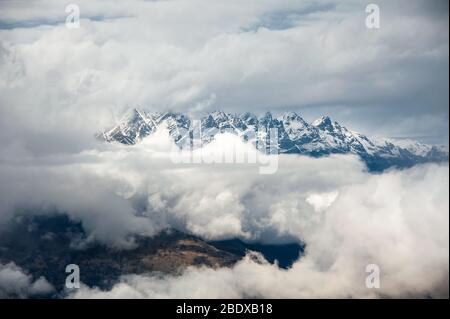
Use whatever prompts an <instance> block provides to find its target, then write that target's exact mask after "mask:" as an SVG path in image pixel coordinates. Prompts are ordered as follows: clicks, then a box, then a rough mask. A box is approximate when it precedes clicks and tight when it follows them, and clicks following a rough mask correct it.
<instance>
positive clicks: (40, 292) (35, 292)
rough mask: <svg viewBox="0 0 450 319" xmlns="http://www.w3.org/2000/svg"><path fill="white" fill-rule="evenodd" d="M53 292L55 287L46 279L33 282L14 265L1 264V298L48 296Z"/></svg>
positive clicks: (42, 278) (41, 278)
mask: <svg viewBox="0 0 450 319" xmlns="http://www.w3.org/2000/svg"><path fill="white" fill-rule="evenodd" d="M52 292H54V288H53V286H52V285H51V284H50V283H48V281H47V280H46V279H45V278H44V277H40V278H39V279H37V280H35V281H33V279H32V277H31V275H28V274H26V273H25V272H24V271H23V270H22V269H21V268H20V267H18V266H16V265H15V264H14V263H8V264H1V263H0V298H11V297H12V298H27V297H36V296H48V295H49V294H51V293H52Z"/></svg>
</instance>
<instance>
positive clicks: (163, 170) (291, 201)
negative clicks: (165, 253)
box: [0, 133, 449, 298]
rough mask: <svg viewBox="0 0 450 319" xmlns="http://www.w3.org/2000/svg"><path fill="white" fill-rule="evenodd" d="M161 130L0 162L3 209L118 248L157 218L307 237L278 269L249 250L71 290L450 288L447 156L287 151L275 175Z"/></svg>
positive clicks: (401, 293)
mask: <svg viewBox="0 0 450 319" xmlns="http://www.w3.org/2000/svg"><path fill="white" fill-rule="evenodd" d="M164 140H165V141H167V143H168V144H164V143H163V141H164ZM169 141H170V138H169V136H168V135H167V134H166V135H165V137H164V134H163V133H158V134H155V136H152V137H150V138H148V139H147V140H146V141H144V142H143V143H141V144H139V145H135V146H129V147H126V146H122V145H116V144H113V145H107V146H105V149H104V150H103V151H100V150H97V151H90V152H84V153H82V154H79V155H78V156H77V157H70V158H64V157H62V158H61V157H54V156H50V157H46V158H42V159H41V161H40V162H38V163H36V162H35V161H33V162H31V163H27V162H26V160H23V162H19V163H18V162H17V161H15V162H14V163H13V162H11V163H9V164H8V165H2V170H1V171H0V176H1V178H2V180H8V183H7V184H2V192H1V197H0V201H1V206H0V207H2V212H1V216H2V219H3V220H5V219H7V218H8V217H10V216H12V212H13V211H14V209H15V210H16V211H17V210H18V211H24V212H28V213H30V212H33V213H36V212H40V213H49V212H55V211H58V212H65V213H68V214H69V216H71V217H72V218H73V219H76V220H80V221H81V222H82V224H83V226H84V228H85V229H86V231H87V234H88V239H87V240H97V241H100V242H104V243H106V244H109V245H112V246H116V247H119V248H129V247H131V246H132V245H133V240H132V236H133V235H134V234H141V235H148V236H151V235H153V234H156V233H157V232H158V231H160V230H161V229H164V228H166V227H174V228H176V229H179V230H182V231H185V232H188V233H191V234H195V235H197V236H200V237H203V238H205V239H226V238H234V237H239V238H242V239H244V240H247V241H258V242H265V243H282V242H293V241H299V242H300V241H302V242H304V243H306V245H307V246H306V255H305V256H304V257H302V258H301V259H300V260H299V261H297V262H296V263H295V264H294V265H293V267H292V269H289V270H287V271H286V270H282V269H279V268H278V267H277V266H275V265H269V264H267V263H262V264H259V263H255V262H254V261H253V260H252V258H247V259H245V260H243V261H242V262H240V263H239V264H237V265H236V266H235V267H233V268H232V269H218V270H212V269H189V270H187V271H186V273H184V274H183V275H182V276H181V277H162V278H160V277H152V276H128V277H124V278H123V282H122V283H120V284H118V285H116V286H115V287H114V288H113V289H112V290H111V291H110V292H100V291H97V290H95V289H93V290H92V289H89V288H87V287H85V288H83V289H81V290H80V291H79V292H78V293H76V295H75V297H117V296H121V297H135V296H138V297H154V296H158V297H181V296H184V297H193V296H195V297H212V296H220V297H247V296H252V297H255V296H256V297H257V296H261V297H292V298H294V297H340V298H344V297H375V296H384V297H407V296H414V297H427V296H433V297H442V296H447V295H448V250H449V245H448V234H449V229H448V224H449V223H448V222H449V220H448V218H449V213H448V212H449V206H448V199H449V198H448V194H449V180H448V173H449V169H448V164H442V165H436V164H429V165H423V166H417V167H415V168H412V169H408V170H404V171H389V172H386V173H383V174H380V175H372V174H369V173H368V172H366V171H365V169H364V165H363V164H362V163H361V162H360V161H359V160H358V159H357V158H355V157H351V156H331V157H328V158H320V159H314V158H308V157H301V156H294V155H293V156H289V155H288V156H280V158H279V168H278V171H277V172H276V173H275V174H272V175H261V174H259V171H258V167H257V165H245V164H210V165H207V164H203V165H185V164H173V163H172V162H171V156H170V153H169V152H168V151H169V150H170V149H171V145H172V144H169ZM234 141H235V143H240V144H242V143H243V142H242V141H241V140H240V139H239V138H237V137H236V138H235V140H234ZM214 143H215V142H213V143H212V144H211V148H212V149H214V148H217V145H214ZM206 147H209V146H206ZM249 147H250V146H249ZM69 159H70V161H69ZM42 181H45V183H42ZM4 185H7V186H4ZM369 264H376V265H378V266H379V267H380V269H381V276H382V277H381V281H382V283H381V285H382V287H381V289H379V290H370V289H367V288H366V287H365V278H366V276H367V274H366V273H365V267H366V266H367V265H369ZM211 278H215V279H214V282H216V284H215V285H211V280H212V279H211ZM194 281H195V282H196V284H195V285H194V284H193V283H194ZM187 286H189V287H191V289H185V288H186V287H187Z"/></svg>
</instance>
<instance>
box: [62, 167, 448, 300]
mask: <svg viewBox="0 0 450 319" xmlns="http://www.w3.org/2000/svg"><path fill="white" fill-rule="evenodd" d="M425 190H426V191H425ZM265 195H267V196H269V195H268V194H265ZM262 197H263V196H262ZM269 210H270V211H271V215H270V216H266V217H265V218H263V219H262V220H261V222H264V225H265V227H275V228H276V229H277V230H278V231H279V232H280V233H288V234H290V235H292V236H296V237H297V238H301V239H302V240H304V241H305V242H306V243H307V251H306V255H305V256H304V257H302V258H301V259H300V260H299V261H297V262H296V263H294V265H293V266H292V268H290V269H288V270H284V269H280V268H278V267H277V266H276V265H271V264H268V263H267V262H261V260H260V258H259V260H258V262H255V258H252V256H251V255H248V256H247V257H246V258H245V259H243V260H242V261H240V262H239V263H238V264H236V265H235V266H234V267H233V268H231V269H229V268H222V269H208V268H200V269H198V268H189V269H187V270H186V271H185V272H184V273H183V274H182V275H181V276H165V277H161V276H151V275H150V276H137V275H132V276H125V277H123V278H122V280H121V282H120V283H118V284H116V285H115V286H114V287H113V288H112V289H111V290H110V291H100V290H98V289H95V288H94V289H90V288H89V287H82V288H81V289H80V290H79V291H77V292H76V293H75V294H73V295H71V296H70V297H74V298H243V297H262V298H348V297H352V298H372V297H393V298H398V297H436V298H439V297H448V275H449V268H448V260H449V259H448V258H449V255H448V250H449V249H448V248H449V246H448V244H449V239H448V234H449V229H448V227H449V226H448V225H449V223H448V222H449V214H448V211H449V207H448V166H436V165H429V166H423V167H417V168H414V169H410V170H407V171H403V172H390V173H386V174H382V175H378V176H370V177H367V178H365V179H364V180H363V181H361V182H359V183H356V184H353V185H347V186H345V187H343V188H341V189H340V191H339V195H338V196H337V198H336V199H335V201H334V202H333V203H332V204H331V205H330V206H329V207H328V208H327V209H326V210H324V211H322V212H320V211H317V210H314V209H311V208H310V209H308V207H307V205H305V203H303V202H302V195H301V194H299V195H298V196H290V195H286V196H285V197H284V198H283V199H280V202H278V203H276V204H273V205H272V206H270V208H269ZM254 213H255V214H257V212H256V211H254ZM369 264H376V265H378V267H379V268H380V271H381V277H380V280H381V283H380V288H379V289H368V288H367V287H366V285H365V282H366V277H367V276H368V273H366V272H365V271H366V266H367V265H369Z"/></svg>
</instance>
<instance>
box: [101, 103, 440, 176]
mask: <svg viewBox="0 0 450 319" xmlns="http://www.w3.org/2000/svg"><path fill="white" fill-rule="evenodd" d="M200 123H201V132H202V135H201V139H202V143H203V144H205V143H208V142H210V141H211V140H212V139H214V136H215V135H216V134H218V133H221V132H225V131H227V132H233V133H235V134H238V135H239V136H241V137H242V138H243V139H244V140H246V141H249V142H251V143H253V144H254V145H257V142H258V141H261V140H262V139H267V138H268V136H269V134H268V131H269V129H270V128H276V129H277V131H278V139H277V143H278V151H279V153H285V154H304V155H309V156H314V157H319V156H324V155H329V154H355V155H358V156H359V157H360V158H361V159H362V160H363V161H364V162H365V163H366V164H367V167H368V168H369V170H371V171H381V170H384V169H386V168H388V167H392V166H395V167H399V168H404V167H410V166H413V165H415V164H419V163H426V162H440V161H447V160H448V152H447V151H446V150H445V149H444V148H443V147H441V146H434V145H427V144H423V143H419V142H417V141H410V140H408V141H404V140H403V141H393V140H389V139H369V138H368V137H367V136H365V135H362V134H360V133H357V132H354V131H351V130H349V129H347V128H346V127H344V126H341V125H340V124H339V123H337V122H335V121H332V120H331V119H330V118H329V117H322V118H320V119H318V120H316V121H314V122H313V123H308V122H306V121H305V120H304V119H303V118H301V117H300V116H299V115H298V114H296V113H295V112H288V113H286V114H284V115H283V116H281V117H277V118H274V117H273V116H272V114H271V113H270V112H268V113H266V114H265V115H264V116H263V117H261V118H257V117H256V116H255V115H253V114H251V113H244V114H229V113H225V112H222V111H215V112H211V113H209V114H207V115H206V116H204V117H203V118H201V119H200ZM191 124H192V121H191V119H190V118H188V117H187V116H186V115H183V114H180V113H171V112H168V113H149V112H145V111H141V110H138V109H134V110H132V111H131V112H130V113H129V114H127V115H126V116H125V117H124V118H123V119H122V120H121V121H120V122H119V124H118V125H116V126H115V127H113V128H112V129H110V130H107V131H103V132H101V133H100V134H99V135H98V137H99V138H101V139H102V140H104V141H107V142H119V143H122V144H127V145H133V144H136V143H138V142H139V141H141V140H142V139H144V138H145V137H146V136H148V135H150V134H152V133H153V132H155V131H156V129H157V128H159V127H165V128H167V129H168V130H169V133H170V135H171V136H172V138H173V139H174V141H175V143H177V144H181V143H183V141H185V139H186V138H188V137H189V136H191V135H190V134H192V130H193V129H192V125H191ZM256 132H257V134H256Z"/></svg>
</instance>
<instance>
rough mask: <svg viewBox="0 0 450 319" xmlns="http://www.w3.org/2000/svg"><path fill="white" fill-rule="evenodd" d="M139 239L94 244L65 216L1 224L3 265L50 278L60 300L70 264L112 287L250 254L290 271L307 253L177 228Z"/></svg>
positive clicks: (88, 279)
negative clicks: (135, 277) (129, 243)
mask: <svg viewBox="0 0 450 319" xmlns="http://www.w3.org/2000/svg"><path fill="white" fill-rule="evenodd" d="M134 240H135V243H136V245H135V247H134V248H131V249H118V248H114V247H109V246H105V245H103V244H100V243H98V242H92V241H88V240H87V235H86V233H85V231H84V228H83V226H82V224H81V223H80V222H78V221H74V220H71V219H70V218H69V217H68V216H67V215H65V214H51V215H38V216H29V215H17V216H16V217H15V218H14V219H12V220H11V221H9V222H8V223H5V224H0V265H1V264H8V263H11V262H13V263H14V264H15V265H17V266H19V267H21V268H22V269H24V270H26V272H27V273H28V274H30V275H31V276H32V277H33V279H34V280H37V279H38V278H40V277H41V276H43V277H45V278H46V280H48V282H49V283H50V284H51V285H52V286H53V287H54V288H55V291H54V292H52V293H51V295H48V296H43V297H46V298H47V297H53V298H55V297H56V298H58V297H63V296H64V287H65V280H66V276H67V273H66V271H65V269H66V266H67V265H69V264H76V265H78V266H79V267H80V279H81V281H82V282H83V283H84V284H86V285H88V286H90V287H94V286H95V287H99V288H101V289H111V287H112V286H113V285H114V284H115V283H117V282H118V280H119V278H120V276H122V275H127V274H161V273H165V274H174V275H175V274H178V273H180V272H181V271H182V270H183V269H185V268H186V267H188V266H195V267H201V266H203V267H211V268H219V267H230V266H232V265H234V264H235V263H236V262H237V261H239V260H240V259H241V258H242V257H243V256H244V255H245V254H246V253H247V252H248V251H249V250H251V251H256V252H259V253H261V254H262V255H263V256H264V257H265V258H266V259H267V260H268V261H269V262H271V263H274V262H275V261H276V262H277V263H278V264H279V266H280V267H284V268H287V267H290V266H291V265H292V263H293V262H294V261H295V260H297V258H299V256H301V255H302V253H303V251H304V245H300V244H297V243H292V244H283V245H264V244H250V243H244V242H242V241H241V240H239V239H230V240H222V241H215V242H208V241H205V240H203V239H201V238H199V237H196V236H192V235H189V234H185V233H182V232H180V231H177V230H175V229H167V230H165V231H162V232H161V233H159V234H158V235H156V236H153V237H143V236H135V237H134ZM0 295H1V294H0ZM9 297H17V296H9Z"/></svg>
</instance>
